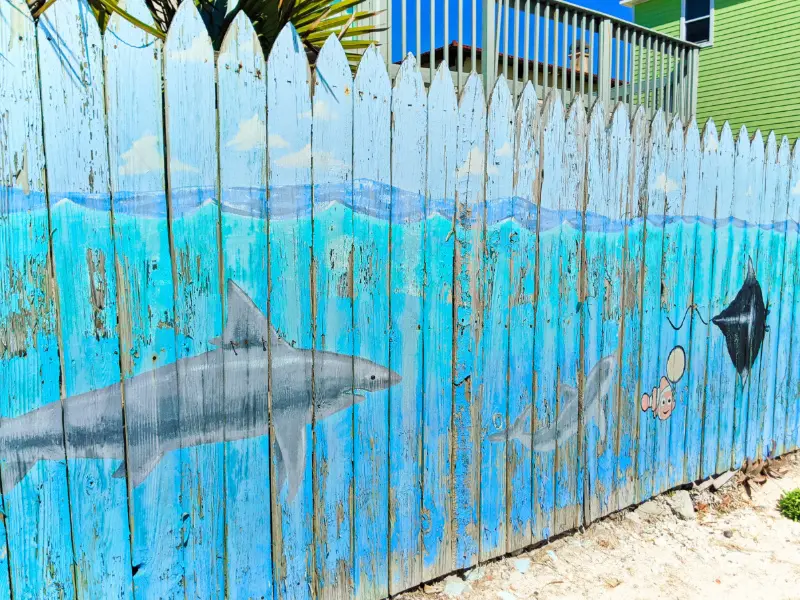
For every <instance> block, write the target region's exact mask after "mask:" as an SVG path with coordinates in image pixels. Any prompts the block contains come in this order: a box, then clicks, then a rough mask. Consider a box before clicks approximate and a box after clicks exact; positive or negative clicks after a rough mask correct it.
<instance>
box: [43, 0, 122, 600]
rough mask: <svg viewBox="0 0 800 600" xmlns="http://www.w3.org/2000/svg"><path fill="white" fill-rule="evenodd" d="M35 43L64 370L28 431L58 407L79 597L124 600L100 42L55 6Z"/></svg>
mask: <svg viewBox="0 0 800 600" xmlns="http://www.w3.org/2000/svg"><path fill="white" fill-rule="evenodd" d="M38 34H39V35H38V42H39V65H40V69H41V73H42V80H41V90H42V114H43V128H44V144H45V148H46V151H47V185H48V192H49V195H50V223H51V231H50V235H51V243H52V247H53V270H54V273H55V282H56V286H57V289H58V308H59V310H58V315H59V327H60V333H61V353H62V355H61V360H62V368H63V371H62V389H61V394H62V403H61V405H59V404H58V403H54V404H52V405H51V406H52V413H51V414H52V419H53V420H52V421H51V422H50V423H49V425H45V424H44V423H39V424H38V425H34V426H32V427H31V429H35V428H36V427H48V426H49V427H52V430H51V431H55V432H58V433H57V435H60V432H61V428H62V422H61V419H62V414H61V407H62V406H63V427H64V435H65V439H66V448H67V459H68V461H69V462H68V465H67V478H68V482H69V505H70V517H71V521H72V547H73V549H74V552H75V557H74V560H75V564H76V566H75V579H76V590H75V592H76V595H77V597H78V598H98V597H102V596H107V595H111V596H114V597H123V598H125V597H130V596H131V594H132V591H133V586H132V581H131V567H130V565H131V562H130V561H131V546H130V533H129V526H128V525H129V521H128V491H127V486H126V480H125V469H124V468H120V464H121V463H120V462H119V461H120V460H121V459H124V458H125V448H124V446H125V444H124V437H123V429H122V424H123V415H122V394H121V392H120V385H119V384H120V357H119V350H120V340H119V335H118V332H117V317H118V306H117V289H116V273H115V269H114V261H115V255H114V245H113V240H112V237H111V236H112V231H113V230H112V222H111V213H110V208H111V198H110V196H109V165H108V140H107V138H106V123H105V106H104V98H103V85H104V73H103V50H102V38H101V35H100V30H99V28H98V26H97V21H96V20H95V19H94V17H93V15H92V12H91V9H90V8H89V5H88V4H86V3H83V2H79V1H78V0H71V1H67V2H59V3H57V4H53V5H52V6H51V7H50V8H49V9H48V10H47V11H46V13H45V15H44V16H42V17H41V20H40V26H39V28H38ZM53 400H54V399H53ZM98 459H104V460H98ZM108 459H115V460H108ZM114 475H116V476H114Z"/></svg>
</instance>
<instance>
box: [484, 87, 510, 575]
mask: <svg viewBox="0 0 800 600" xmlns="http://www.w3.org/2000/svg"><path fill="white" fill-rule="evenodd" d="M486 128H487V137H486V164H487V165H488V166H487V169H486V200H485V201H486V206H485V212H484V214H485V219H486V225H485V227H486V233H485V249H484V259H485V263H484V266H483V272H484V280H483V286H484V291H483V298H484V300H483V334H482V339H483V344H484V351H483V357H482V365H481V370H482V372H483V373H489V374H492V375H491V377H489V378H487V379H485V380H484V383H483V394H482V395H481V398H480V402H481V426H480V431H481V476H480V481H481V484H480V485H481V488H480V503H481V504H480V516H479V522H480V532H481V540H480V559H481V560H487V559H490V558H494V557H496V556H500V555H501V554H504V553H505V551H506V537H507V531H506V523H507V518H508V516H507V514H506V499H507V497H508V492H507V488H506V486H507V484H508V482H507V479H506V468H507V460H506V455H507V452H508V441H507V440H506V439H501V440H500V441H499V442H495V441H492V440H491V439H490V436H495V435H497V433H498V432H500V433H501V434H502V432H504V431H507V430H508V426H509V420H508V383H509V381H508V380H509V370H508V358H509V356H508V340H509V336H508V332H509V329H508V327H509V319H508V308H509V296H510V285H511V274H510V269H511V235H512V234H511V228H512V220H511V219H512V217H513V213H512V210H513V204H512V198H513V193H514V109H513V107H512V105H511V93H510V91H509V89H508V84H507V83H506V80H505V77H501V78H500V79H498V80H497V83H496V85H495V86H494V90H493V92H492V96H491V98H490V100H489V110H488V114H487V119H486Z"/></svg>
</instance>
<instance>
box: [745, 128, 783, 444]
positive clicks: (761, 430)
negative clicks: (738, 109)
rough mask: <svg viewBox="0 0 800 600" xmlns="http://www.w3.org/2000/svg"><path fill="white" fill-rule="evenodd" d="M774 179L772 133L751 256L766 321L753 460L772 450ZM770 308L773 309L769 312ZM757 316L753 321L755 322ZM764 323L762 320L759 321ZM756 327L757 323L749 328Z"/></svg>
mask: <svg viewBox="0 0 800 600" xmlns="http://www.w3.org/2000/svg"><path fill="white" fill-rule="evenodd" d="M777 177H778V145H777V141H776V139H775V132H774V131H771V132H770V133H769V135H768V136H767V142H766V153H765V161H764V183H763V187H762V198H761V203H760V206H761V209H760V211H759V219H758V222H759V228H758V239H757V242H756V247H757V250H756V256H754V257H753V268H754V269H755V277H756V280H757V281H758V283H759V286H760V288H761V294H762V296H763V301H764V306H765V307H766V308H767V314H766V319H765V325H766V326H765V329H764V339H763V341H762V343H761V348H760V351H759V352H758V354H757V355H756V356H755V360H754V361H753V365H752V368H751V370H750V379H751V381H750V411H749V418H748V430H747V447H748V453H749V452H752V456H753V457H755V458H766V457H768V456H771V449H770V448H768V447H767V446H766V441H767V439H769V437H770V435H771V430H772V412H773V406H774V405H773V402H774V398H773V397H771V396H769V395H768V393H769V391H768V383H767V382H768V379H769V376H768V375H766V373H768V372H769V371H770V367H771V364H772V360H773V357H772V356H771V355H770V354H769V349H770V347H771V346H772V339H773V338H774V335H775V334H776V327H777V323H776V316H775V312H776V311H775V310H774V309H775V307H774V306H772V304H774V300H773V294H774V282H775V281H776V280H777V278H778V277H779V273H778V268H779V267H782V266H783V265H778V264H776V263H777V262H778V260H777V249H776V247H775V246H776V245H777V241H776V240H775V238H774V235H773V233H774V217H775V210H776V204H777V199H778V198H777ZM769 309H772V310H769ZM758 318H759V317H758V315H757V316H756V319H758ZM762 320H764V319H762ZM755 325H757V322H755V321H754V323H753V324H752V325H751V327H753V326H755Z"/></svg>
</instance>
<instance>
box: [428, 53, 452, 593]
mask: <svg viewBox="0 0 800 600" xmlns="http://www.w3.org/2000/svg"><path fill="white" fill-rule="evenodd" d="M457 130H458V103H457V100H456V93H455V88H454V86H453V80H452V78H451V77H450V74H449V72H448V71H447V68H446V66H444V65H440V67H439V69H438V70H437V71H436V75H435V77H434V80H433V83H432V84H431V88H430V90H429V92H428V147H427V155H428V162H427V170H426V178H425V183H426V186H427V189H426V205H425V287H424V289H423V299H422V302H423V317H422V320H423V325H422V327H423V330H422V331H423V333H422V345H423V348H424V354H423V361H424V364H423V374H422V376H423V419H424V423H423V434H422V443H423V447H422V452H423V473H422V522H421V525H422V546H423V548H424V549H425V554H424V555H423V559H422V578H423V580H428V579H433V578H436V577H439V576H441V575H444V574H445V573H449V572H450V571H451V570H452V568H453V567H452V565H453V556H454V555H453V553H454V544H455V539H454V533H453V514H454V513H453V511H454V502H453V499H452V496H451V490H452V485H453V477H452V466H453V462H452V461H453V447H454V441H453V426H452V415H453V371H452V357H453V283H454V282H453V258H454V253H455V240H454V236H453V231H454V227H455V221H454V218H455V195H456V177H457V176H456V169H457V165H456V160H455V153H456V143H457Z"/></svg>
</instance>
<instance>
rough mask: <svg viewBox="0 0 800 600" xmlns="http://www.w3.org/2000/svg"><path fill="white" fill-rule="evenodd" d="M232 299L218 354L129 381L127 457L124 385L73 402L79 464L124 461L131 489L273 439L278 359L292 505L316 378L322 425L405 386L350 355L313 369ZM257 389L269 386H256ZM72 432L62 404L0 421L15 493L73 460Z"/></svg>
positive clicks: (232, 289)
mask: <svg viewBox="0 0 800 600" xmlns="http://www.w3.org/2000/svg"><path fill="white" fill-rule="evenodd" d="M227 296H228V318H227V322H226V325H225V330H224V331H223V334H222V337H220V338H214V339H212V340H210V343H211V344H213V345H215V346H218V348H217V349H214V350H210V351H209V352H205V353H203V354H200V355H198V356H193V357H191V358H185V359H181V360H178V361H177V362H175V363H171V364H169V365H165V366H163V367H160V368H158V369H154V370H153V371H150V372H147V373H142V374H140V375H137V376H135V377H132V378H130V379H126V380H125V382H124V388H123V390H124V394H125V418H126V422H125V425H124V426H125V427H126V429H127V434H128V435H127V453H126V451H125V450H126V448H125V440H124V439H123V422H122V415H121V414H120V413H121V411H120V401H121V391H123V390H121V389H120V388H121V386H120V384H119V383H116V384H114V385H110V386H108V387H106V388H102V389H99V390H96V391H93V392H87V393H85V394H80V395H77V396H72V397H70V398H67V399H66V400H64V404H65V408H66V409H65V410H64V411H63V421H64V425H66V428H67V431H68V435H67V437H66V443H67V455H68V456H69V457H70V458H95V459H116V460H123V461H125V462H123V463H122V464H121V465H120V466H119V468H118V469H117V470H116V472H115V473H114V477H125V476H126V474H127V477H128V481H129V484H130V485H131V486H132V487H136V486H138V485H139V484H141V483H142V482H143V481H144V480H145V479H146V478H147V476H148V475H149V474H150V472H151V471H152V470H153V468H154V467H155V466H156V465H157V464H158V462H159V460H161V458H162V457H163V456H164V454H166V453H167V452H171V451H173V450H177V449H180V448H187V447H191V446H198V445H201V444H212V443H217V442H223V441H232V440H240V439H245V438H252V437H258V436H262V435H266V434H267V433H268V431H269V417H268V413H269V411H268V410H267V401H268V396H267V388H268V385H267V383H268V378H269V369H268V365H269V363H268V356H269V354H270V352H268V350H271V355H272V373H271V375H272V386H271V387H272V416H273V428H274V431H275V438H276V440H277V446H278V448H277V457H276V466H277V470H276V473H277V485H278V488H277V489H278V490H281V489H282V487H283V484H284V482H286V481H287V480H288V484H289V490H288V494H289V495H288V497H289V499H290V500H291V499H292V498H293V497H294V496H295V494H296V493H297V490H298V488H299V486H300V482H301V481H302V479H303V475H304V471H305V461H306V427H307V425H309V424H310V423H311V397H312V392H311V380H312V371H313V374H314V381H315V397H316V418H317V419H321V418H325V417H327V416H330V415H332V414H334V413H337V412H339V411H342V410H345V409H347V408H350V407H351V406H353V404H354V403H357V402H361V401H362V400H364V394H363V392H370V391H377V390H383V389H386V388H388V387H390V386H392V385H394V384H396V383H398V382H399V381H400V376H399V375H398V374H397V373H394V372H392V371H390V370H389V369H387V368H386V367H382V366H381V365H378V364H376V363H374V362H371V361H369V360H365V359H362V358H358V357H355V358H354V357H352V356H349V355H343V354H336V353H333V352H322V351H317V352H316V353H315V356H314V362H313V364H312V360H311V358H312V351H311V350H304V349H299V348H294V347H292V346H291V345H289V343H287V342H286V341H285V340H284V339H283V338H281V337H280V335H278V333H277V332H276V331H275V330H274V329H271V328H270V327H269V325H268V323H267V318H266V316H264V314H263V313H262V312H261V311H260V310H259V309H258V307H257V306H256V305H255V304H254V303H253V301H252V300H251V299H250V297H249V296H248V295H247V294H246V293H245V292H244V291H243V290H242V289H241V288H240V287H239V286H238V285H236V284H235V283H234V282H233V281H230V280H229V281H228V286H227ZM267 340H268V341H267ZM268 346H269V348H268ZM223 361H224V367H225V370H224V374H225V377H224V389H225V393H224V394H218V395H217V396H218V397H209V396H208V395H206V394H204V393H203V390H204V387H205V386H206V385H207V384H208V382H209V381H212V380H213V379H214V378H219V380H220V381H221V380H223ZM253 381H255V382H261V383H263V385H257V386H253V385H252V382H253ZM248 382H249V383H248ZM179 387H180V389H181V392H180V393H179V391H178V390H179ZM62 431H63V430H62V403H61V402H60V401H56V402H52V403H50V404H47V405H45V406H42V407H41V408H38V409H36V410H33V411H31V412H29V413H26V414H24V415H21V416H19V417H17V418H15V419H7V420H2V421H0V459H4V461H5V463H4V464H3V466H2V482H3V491H4V492H5V493H8V492H9V491H10V490H11V489H12V488H13V487H14V486H15V485H16V484H17V483H19V481H20V480H21V479H22V478H23V477H24V476H25V474H26V473H27V472H28V471H29V470H30V469H31V467H33V465H35V464H36V463H37V462H38V461H40V460H63V459H64V446H63V444H64V437H63V433H62ZM126 465H127V467H126Z"/></svg>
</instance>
